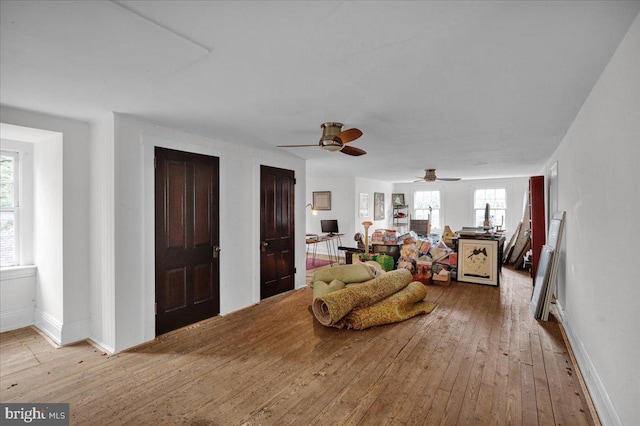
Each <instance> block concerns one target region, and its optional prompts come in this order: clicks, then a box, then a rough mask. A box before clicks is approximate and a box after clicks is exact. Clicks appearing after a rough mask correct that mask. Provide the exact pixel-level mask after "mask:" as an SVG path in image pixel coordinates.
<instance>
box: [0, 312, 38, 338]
mask: <svg viewBox="0 0 640 426" xmlns="http://www.w3.org/2000/svg"><path fill="white" fill-rule="evenodd" d="M34 311H35V307H33V306H26V307H24V308H18V309H12V310H10V311H2V312H0V333H4V332H5V331H11V330H17V329H19V328H23V327H29V326H31V325H33V323H34Z"/></svg>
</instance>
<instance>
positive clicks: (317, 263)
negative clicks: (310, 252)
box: [307, 257, 331, 271]
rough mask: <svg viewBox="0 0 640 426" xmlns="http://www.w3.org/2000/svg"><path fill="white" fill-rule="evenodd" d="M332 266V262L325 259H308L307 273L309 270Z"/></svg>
mask: <svg viewBox="0 0 640 426" xmlns="http://www.w3.org/2000/svg"><path fill="white" fill-rule="evenodd" d="M314 263H315V265H314ZM330 264H331V262H329V261H328V260H325V259H318V258H316V259H314V258H313V257H307V271H308V270H309V269H314V268H319V267H321V266H326V265H330Z"/></svg>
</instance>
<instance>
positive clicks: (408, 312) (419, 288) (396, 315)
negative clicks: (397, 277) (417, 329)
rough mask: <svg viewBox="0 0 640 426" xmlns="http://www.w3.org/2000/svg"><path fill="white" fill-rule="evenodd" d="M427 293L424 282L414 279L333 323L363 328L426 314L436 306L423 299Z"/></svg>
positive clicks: (341, 326) (354, 328)
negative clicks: (401, 287) (395, 291)
mask: <svg viewBox="0 0 640 426" xmlns="http://www.w3.org/2000/svg"><path fill="white" fill-rule="evenodd" d="M426 295H427V288H426V287H425V286H424V284H422V283H420V282H417V281H414V282H411V283H410V284H409V285H408V286H406V287H405V288H403V289H402V290H400V291H398V292H397V293H394V294H392V295H391V296H388V297H386V298H384V299H382V300H381V301H379V302H377V303H374V304H373V305H370V306H366V307H364V308H362V309H354V310H352V311H351V312H349V313H348V314H347V315H346V316H345V317H344V318H342V319H341V320H340V321H338V322H337V323H336V324H335V327H338V328H350V329H353V330H364V329H365V328H369V327H373V326H376V325H382V324H391V323H394V322H400V321H404V320H407V319H409V318H412V317H415V316H416V315H420V314H428V313H429V312H431V311H433V309H434V308H435V307H436V305H435V304H434V303H429V302H425V301H423V299H424V298H425V296H426Z"/></svg>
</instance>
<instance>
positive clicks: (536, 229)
mask: <svg viewBox="0 0 640 426" xmlns="http://www.w3.org/2000/svg"><path fill="white" fill-rule="evenodd" d="M529 228H530V229H531V251H532V256H531V257H532V262H531V276H532V277H535V276H536V272H537V270H538V263H539V262H540V253H541V252H542V246H543V245H544V243H545V239H546V237H545V233H546V227H545V221H544V176H532V177H530V178H529Z"/></svg>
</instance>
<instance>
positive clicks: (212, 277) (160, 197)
mask: <svg viewBox="0 0 640 426" xmlns="http://www.w3.org/2000/svg"><path fill="white" fill-rule="evenodd" d="M219 191H220V189H219V159H218V157H211V156H207V155H201V154H193V153H187V152H182V151H176V150H171V149H166V148H160V147H156V148H155V265H156V266H155V290H156V335H159V334H163V333H166V332H168V331H171V330H175V329H177V328H180V327H184V326H185V325H188V324H193V323H194V322H197V321H201V320H203V319H206V318H210V317H212V316H215V315H218V314H219V313H220V259H219V251H220V247H219V241H220V240H219Z"/></svg>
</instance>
